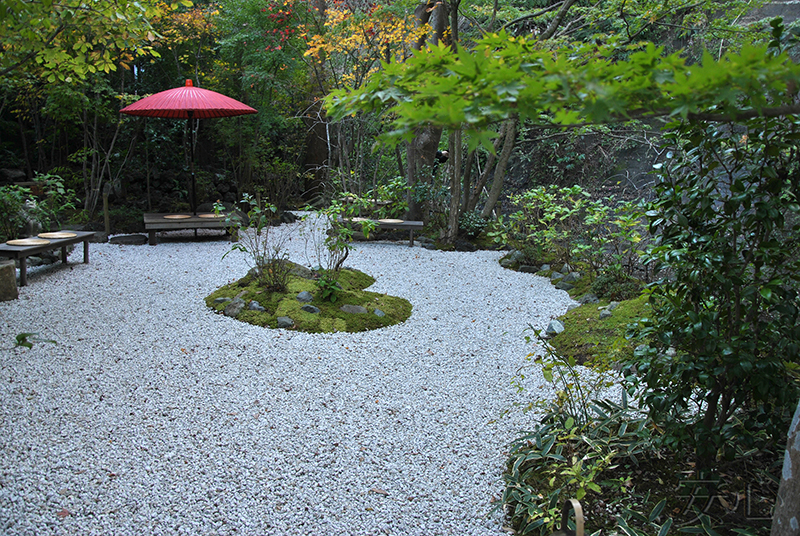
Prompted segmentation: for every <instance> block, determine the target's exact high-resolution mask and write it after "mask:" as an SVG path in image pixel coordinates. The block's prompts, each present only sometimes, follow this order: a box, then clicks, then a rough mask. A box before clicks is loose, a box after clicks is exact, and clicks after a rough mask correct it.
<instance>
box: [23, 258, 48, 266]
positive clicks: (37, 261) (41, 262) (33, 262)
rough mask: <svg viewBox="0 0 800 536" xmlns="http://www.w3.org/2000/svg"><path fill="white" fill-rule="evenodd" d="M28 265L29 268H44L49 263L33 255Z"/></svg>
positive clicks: (28, 259)
mask: <svg viewBox="0 0 800 536" xmlns="http://www.w3.org/2000/svg"><path fill="white" fill-rule="evenodd" d="M26 264H27V265H28V267H31V266H43V265H45V264H48V263H46V262H45V261H44V259H43V258H41V257H37V256H36V255H31V256H30V257H28V258H27V260H26ZM49 264H52V263H49Z"/></svg>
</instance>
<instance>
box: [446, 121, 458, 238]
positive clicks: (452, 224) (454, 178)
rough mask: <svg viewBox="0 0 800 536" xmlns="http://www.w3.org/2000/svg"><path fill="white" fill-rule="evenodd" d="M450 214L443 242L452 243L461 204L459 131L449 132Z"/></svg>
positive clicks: (455, 235)
mask: <svg viewBox="0 0 800 536" xmlns="http://www.w3.org/2000/svg"><path fill="white" fill-rule="evenodd" d="M449 150H450V154H451V155H453V160H452V161H451V163H450V215H449V217H448V220H447V236H446V237H445V243H447V244H452V243H453V242H455V240H456V238H457V237H458V217H459V210H458V209H459V207H460V205H461V131H460V130H456V131H453V132H451V133H450V142H449Z"/></svg>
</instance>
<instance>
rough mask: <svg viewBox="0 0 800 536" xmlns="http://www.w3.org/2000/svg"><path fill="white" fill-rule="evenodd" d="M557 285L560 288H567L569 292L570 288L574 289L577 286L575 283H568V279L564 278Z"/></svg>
mask: <svg viewBox="0 0 800 536" xmlns="http://www.w3.org/2000/svg"><path fill="white" fill-rule="evenodd" d="M555 287H556V288H557V289H558V290H566V291H567V292H569V291H570V290H572V289H574V288H575V285H573V284H572V283H567V282H566V281H564V280H563V279H562V280H561V281H559V282H558V283H556V285H555Z"/></svg>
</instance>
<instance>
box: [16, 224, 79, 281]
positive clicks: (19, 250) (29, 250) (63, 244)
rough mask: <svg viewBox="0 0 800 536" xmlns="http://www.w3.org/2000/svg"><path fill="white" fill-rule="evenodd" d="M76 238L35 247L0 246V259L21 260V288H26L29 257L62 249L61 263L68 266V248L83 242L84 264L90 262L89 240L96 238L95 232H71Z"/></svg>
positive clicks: (63, 239) (51, 239)
mask: <svg viewBox="0 0 800 536" xmlns="http://www.w3.org/2000/svg"><path fill="white" fill-rule="evenodd" d="M69 232H70V233H75V236H72V237H69V238H48V239H47V240H49V241H50V243H49V244H41V245H34V246H11V245H9V244H0V257H8V258H11V259H17V260H19V286H21V287H24V286H25V285H27V284H28V257H30V256H31V255H36V254H37V253H42V252H44V251H50V250H51V249H57V248H61V262H63V263H64V264H67V246H69V245H71V244H77V243H78V242H83V262H84V263H88V262H89V239H90V238H92V237H93V236H94V232H93V231H69Z"/></svg>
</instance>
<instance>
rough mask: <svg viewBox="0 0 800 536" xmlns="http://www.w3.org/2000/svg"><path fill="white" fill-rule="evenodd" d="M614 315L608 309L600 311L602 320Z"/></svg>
mask: <svg viewBox="0 0 800 536" xmlns="http://www.w3.org/2000/svg"><path fill="white" fill-rule="evenodd" d="M612 316H614V313H612V312H611V311H609V310H608V309H603V310H602V311H600V320H605V319H606V318H611V317H612Z"/></svg>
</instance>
